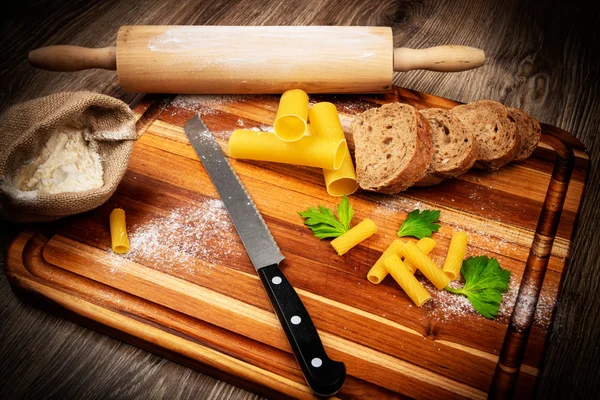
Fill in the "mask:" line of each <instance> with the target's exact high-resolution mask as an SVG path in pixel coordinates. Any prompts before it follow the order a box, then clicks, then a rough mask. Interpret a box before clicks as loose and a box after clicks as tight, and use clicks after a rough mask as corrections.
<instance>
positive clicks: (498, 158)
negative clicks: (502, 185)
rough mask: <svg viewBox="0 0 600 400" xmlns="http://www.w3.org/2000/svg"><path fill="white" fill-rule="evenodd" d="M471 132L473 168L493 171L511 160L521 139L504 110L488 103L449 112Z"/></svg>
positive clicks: (513, 122) (479, 103)
mask: <svg viewBox="0 0 600 400" xmlns="http://www.w3.org/2000/svg"><path fill="white" fill-rule="evenodd" d="M451 113H452V114H454V115H455V116H456V117H457V118H458V119H459V120H461V122H462V123H463V124H465V126H466V127H467V129H469V130H470V131H471V133H472V134H473V137H474V138H475V142H476V145H477V162H476V163H475V165H474V166H475V167H477V168H483V169H490V170H497V169H498V168H500V167H502V166H503V165H505V164H507V163H509V162H511V161H512V160H514V159H515V157H516V156H517V154H518V153H519V149H520V145H521V137H520V135H519V133H518V132H517V129H516V124H515V120H514V119H513V117H512V116H511V115H510V114H509V112H508V108H507V107H505V106H504V105H502V104H500V103H498V102H496V101H491V100H480V101H476V102H474V103H470V104H465V105H462V106H458V107H454V108H453V109H452V110H451Z"/></svg>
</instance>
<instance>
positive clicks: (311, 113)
mask: <svg viewBox="0 0 600 400" xmlns="http://www.w3.org/2000/svg"><path fill="white" fill-rule="evenodd" d="M308 120H309V121H310V129H311V132H312V133H313V134H315V135H319V136H323V137H329V138H332V139H345V138H346V137H345V136H344V131H343V129H342V124H341V122H340V117H339V115H338V112H337V109H336V108H335V105H333V104H331V103H328V102H322V103H317V104H315V105H314V106H312V107H311V108H310V109H309V110H308ZM347 148H348V145H347V144H346V157H345V158H344V161H343V162H342V165H341V166H340V168H339V169H338V170H332V169H323V177H324V178H325V187H326V188H327V193H329V194H330V195H332V196H344V195H349V194H352V193H354V192H356V189H358V182H357V181H356V170H355V169H354V164H352V157H351V156H350V151H349V150H347Z"/></svg>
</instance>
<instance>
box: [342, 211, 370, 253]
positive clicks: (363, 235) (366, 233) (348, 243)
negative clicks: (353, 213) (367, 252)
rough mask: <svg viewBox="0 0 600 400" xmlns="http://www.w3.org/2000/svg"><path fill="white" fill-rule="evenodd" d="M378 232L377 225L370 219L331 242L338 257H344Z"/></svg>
mask: <svg viewBox="0 0 600 400" xmlns="http://www.w3.org/2000/svg"><path fill="white" fill-rule="evenodd" d="M375 232H377V225H375V223H374V222H373V221H371V220H370V219H369V218H365V219H364V220H363V221H361V222H360V223H359V224H358V225H356V226H355V227H354V228H352V229H350V230H349V231H348V232H346V233H344V234H343V235H341V236H338V237H336V238H335V239H333V240H332V241H331V246H332V247H333V248H334V249H335V251H336V252H337V253H338V255H340V256H341V255H344V254H346V253H347V252H348V250H350V249H351V248H353V247H354V246H356V245H357V244H359V243H360V242H362V241H363V240H365V239H367V238H368V237H370V236H372V235H373V234H374V233H375Z"/></svg>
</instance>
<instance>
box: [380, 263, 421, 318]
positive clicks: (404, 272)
mask: <svg viewBox="0 0 600 400" xmlns="http://www.w3.org/2000/svg"><path fill="white" fill-rule="evenodd" d="M384 264H385V267H386V268H387V270H388V272H389V273H390V275H391V276H392V278H394V280H395V281H396V282H398V285H400V287H401V288H402V290H404V291H405V292H406V294H407V295H408V297H410V299H411V300H412V301H413V302H414V303H415V304H416V305H417V307H421V306H422V305H423V303H425V302H426V301H427V300H429V299H431V295H430V294H429V292H427V290H425V288H424V287H423V285H421V283H420V282H419V281H418V280H417V278H415V276H414V275H413V274H412V273H411V272H410V271H409V270H408V268H406V266H405V265H404V263H403V262H402V260H400V257H399V256H398V254H392V255H391V256H390V257H388V258H386V259H385V261H384Z"/></svg>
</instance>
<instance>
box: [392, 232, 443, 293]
mask: <svg viewBox="0 0 600 400" xmlns="http://www.w3.org/2000/svg"><path fill="white" fill-rule="evenodd" d="M400 255H402V256H404V257H405V258H406V260H407V261H409V262H410V263H411V264H414V265H415V266H416V267H417V268H418V269H419V271H421V272H422V273H423V275H425V277H426V278H427V279H429V281H430V282H431V283H433V285H434V286H435V287H436V288H437V289H438V290H442V289H443V288H445V287H446V286H448V283H449V282H450V279H449V278H448V276H447V275H446V274H444V273H443V272H442V269H441V268H439V267H438V266H437V265H435V263H434V262H433V261H432V260H431V258H429V257H428V256H427V255H426V254H425V253H423V251H422V250H421V249H419V248H418V247H417V246H416V245H415V244H414V243H412V242H408V243H406V245H405V246H404V247H403V248H402V250H400Z"/></svg>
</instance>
